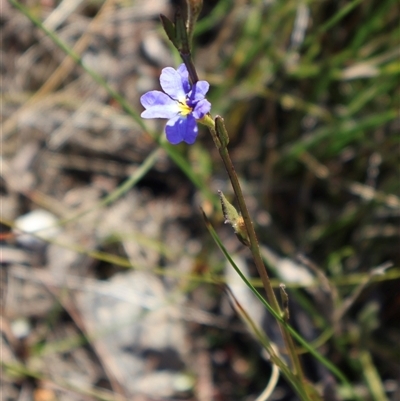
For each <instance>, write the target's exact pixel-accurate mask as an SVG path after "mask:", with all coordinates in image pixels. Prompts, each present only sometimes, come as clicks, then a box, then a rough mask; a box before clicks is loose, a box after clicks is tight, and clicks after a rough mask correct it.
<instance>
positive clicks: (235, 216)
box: [218, 191, 250, 246]
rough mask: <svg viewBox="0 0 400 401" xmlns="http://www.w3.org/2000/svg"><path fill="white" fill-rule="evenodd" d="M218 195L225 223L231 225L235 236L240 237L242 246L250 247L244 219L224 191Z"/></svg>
mask: <svg viewBox="0 0 400 401" xmlns="http://www.w3.org/2000/svg"><path fill="white" fill-rule="evenodd" d="M218 194H219V198H220V200H221V205H222V213H223V214H224V218H225V221H224V223H225V224H227V223H229V224H230V225H231V226H232V228H233V230H234V231H235V234H236V236H237V237H238V239H239V241H240V242H241V243H242V244H244V245H246V246H249V245H250V241H249V236H248V234H247V229H246V225H245V223H244V220H243V217H242V216H241V215H240V214H239V213H238V212H237V210H236V209H235V207H234V206H233V205H232V204H231V203H230V202H229V201H228V199H226V198H225V195H224V194H223V193H222V191H218Z"/></svg>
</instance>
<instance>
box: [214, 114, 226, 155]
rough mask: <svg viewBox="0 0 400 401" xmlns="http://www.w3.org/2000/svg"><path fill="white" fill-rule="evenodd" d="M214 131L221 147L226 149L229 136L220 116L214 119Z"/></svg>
mask: <svg viewBox="0 0 400 401" xmlns="http://www.w3.org/2000/svg"><path fill="white" fill-rule="evenodd" d="M215 130H216V131H217V137H218V139H219V141H220V142H221V145H222V146H223V147H224V148H226V147H227V146H228V143H229V135H228V131H227V130H226V127H225V123H224V119H223V118H222V117H221V116H217V117H215Z"/></svg>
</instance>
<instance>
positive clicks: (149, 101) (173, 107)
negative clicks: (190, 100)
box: [140, 91, 179, 118]
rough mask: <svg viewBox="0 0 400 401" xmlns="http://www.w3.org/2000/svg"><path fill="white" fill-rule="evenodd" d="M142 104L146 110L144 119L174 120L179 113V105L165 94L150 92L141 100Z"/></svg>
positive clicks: (143, 114)
mask: <svg viewBox="0 0 400 401" xmlns="http://www.w3.org/2000/svg"><path fill="white" fill-rule="evenodd" d="M140 103H142V106H143V107H144V108H145V109H146V110H145V111H143V112H142V114H141V117H143V118H173V117H175V116H176V115H177V114H178V113H179V105H178V103H177V102H176V101H175V100H172V99H171V98H170V97H169V96H167V95H166V94H165V93H162V92H160V91H150V92H147V93H145V94H144V95H143V96H142V97H141V98H140Z"/></svg>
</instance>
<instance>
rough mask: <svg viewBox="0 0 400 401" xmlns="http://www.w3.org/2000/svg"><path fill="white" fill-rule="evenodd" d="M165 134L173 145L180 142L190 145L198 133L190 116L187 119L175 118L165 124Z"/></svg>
mask: <svg viewBox="0 0 400 401" xmlns="http://www.w3.org/2000/svg"><path fill="white" fill-rule="evenodd" d="M165 133H166V135H167V139H168V141H169V142H170V143H172V144H173V145H176V144H178V143H180V142H182V141H184V142H186V143H188V144H189V145H192V144H193V143H194V141H195V140H196V138H197V133H198V128H197V123H196V120H195V118H194V117H193V116H192V115H190V114H189V115H188V116H187V117H175V118H173V119H171V120H169V121H168V122H167V126H166V127H165Z"/></svg>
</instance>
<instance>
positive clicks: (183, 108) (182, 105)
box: [179, 101, 193, 116]
mask: <svg viewBox="0 0 400 401" xmlns="http://www.w3.org/2000/svg"><path fill="white" fill-rule="evenodd" d="M192 111H193V109H192V108H191V107H189V106H188V105H187V104H186V102H185V101H183V102H179V113H180V115H181V116H187V115H188V114H190V113H191V112H192Z"/></svg>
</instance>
